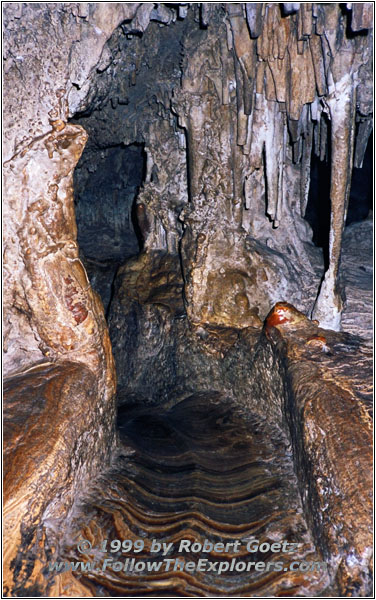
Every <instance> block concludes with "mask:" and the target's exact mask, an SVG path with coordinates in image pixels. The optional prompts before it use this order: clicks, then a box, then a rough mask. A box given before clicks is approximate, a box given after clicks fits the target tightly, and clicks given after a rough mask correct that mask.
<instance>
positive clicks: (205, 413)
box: [62, 392, 328, 597]
mask: <svg viewBox="0 0 376 600" xmlns="http://www.w3.org/2000/svg"><path fill="white" fill-rule="evenodd" d="M119 429H120V437H121V447H120V451H119V455H118V456H117V458H116V461H115V462H114V465H113V468H112V469H111V470H110V471H108V472H106V473H104V474H102V476H101V477H100V478H99V479H98V480H97V481H96V483H95V486H93V488H92V489H91V490H89V491H88V493H87V495H86V498H85V499H84V500H83V502H82V504H81V506H80V509H79V513H78V514H77V516H76V518H75V522H74V526H73V528H72V532H74V533H73V535H75V536H77V535H78V537H80V536H82V537H84V538H85V539H88V540H89V541H90V542H91V544H92V547H93V550H92V551H91V552H90V554H88V556H82V555H81V556H80V555H79V554H78V553H77V552H74V545H70V544H67V546H66V547H65V549H64V551H63V553H62V554H63V556H62V558H63V559H64V560H82V559H86V560H91V561H93V560H96V561H98V564H101V563H102V561H103V558H105V556H106V555H105V554H103V553H101V552H100V551H98V550H94V549H95V548H97V549H98V547H99V546H100V544H101V542H102V540H103V539H108V540H114V539H120V540H124V539H131V540H137V539H142V540H144V542H145V549H144V550H143V551H142V552H141V553H133V552H128V553H124V554H123V555H121V554H116V553H115V554H111V553H107V556H112V557H113V558H114V560H118V561H119V560H120V561H122V562H123V563H124V561H125V559H126V558H128V557H129V558H136V560H139V561H146V562H151V561H153V560H154V561H161V560H163V556H162V555H161V554H160V553H159V554H158V553H157V554H152V553H151V552H150V544H151V542H152V540H153V539H155V540H158V541H159V542H166V543H171V542H172V543H173V549H172V550H171V551H170V552H169V553H168V555H167V558H177V557H179V556H180V557H183V558H185V560H186V561H188V560H193V561H195V562H196V563H197V561H198V559H199V558H207V559H209V560H210V561H230V560H231V559H232V558H235V559H236V560H237V561H239V562H240V561H246V562H248V561H255V562H259V561H264V562H268V561H270V562H277V561H282V562H283V564H284V566H285V565H287V564H288V563H289V562H290V561H292V560H299V559H300V560H302V559H303V560H312V561H317V560H321V559H320V556H319V555H318V554H317V552H316V549H315V546H314V544H313V542H312V538H311V535H310V533H309V530H308V528H307V525H306V522H305V519H304V516H303V510H302V506H301V501H300V495H299V491H298V487H297V481H296V477H295V474H294V470H293V463H292V454H291V447H290V446H289V442H288V440H287V437H286V435H285V433H284V432H283V431H282V430H281V429H280V428H277V427H276V426H273V424H271V423H270V421H269V420H267V419H266V418H265V419H262V418H260V416H255V415H252V414H251V413H249V412H247V411H245V410H244V409H241V408H239V407H236V406H235V405H234V401H233V400H231V399H229V398H228V397H226V396H225V395H223V394H221V393H218V392H201V393H196V394H193V395H191V396H189V397H187V398H185V399H184V400H182V401H180V402H179V403H178V404H175V405H174V406H173V407H172V408H167V409H165V410H163V411H161V408H160V407H159V408H155V409H150V408H146V407H143V408H134V407H133V408H131V407H123V408H122V409H121V411H120V413H119ZM253 536H254V537H255V538H257V539H259V540H260V542H262V541H269V542H270V543H272V542H276V541H283V540H288V541H289V542H294V543H298V544H299V548H298V549H297V550H295V551H294V552H292V553H291V554H286V553H281V552H277V553H272V552H270V551H269V552H266V553H261V552H254V553H251V554H248V553H247V550H246V545H247V542H248V541H249V539H250V538H252V537H253ZM182 539H188V540H191V541H192V542H195V541H196V542H197V541H201V542H203V541H204V540H205V539H209V540H210V541H211V542H215V543H216V542H233V541H235V540H240V541H241V546H240V548H239V552H238V553H234V552H233V551H231V550H230V551H229V552H227V553H222V554H214V553H210V554H205V553H202V552H201V553H196V554H186V553H184V552H183V553H180V554H179V552H178V547H179V543H180V540H182ZM75 576H77V575H75ZM78 577H79V578H80V583H81V584H83V585H84V586H85V587H86V588H87V589H88V591H89V590H90V593H91V594H93V595H97V596H98V595H100V596H104V597H111V596H115V597H116V596H134V595H140V596H160V595H163V596H174V595H177V596H181V597H184V596H188V597H193V596H198V597H206V596H224V597H225V596H227V595H237V596H245V597H246V596H264V595H274V596H277V597H278V596H286V595H290V596H297V595H307V594H308V595H309V594H314V595H318V594H320V592H322V591H323V590H324V588H325V587H326V585H327V582H328V579H327V574H326V573H325V572H321V573H299V572H297V573H292V572H289V571H288V570H287V568H286V571H282V572H269V573H262V572H256V571H255V570H254V569H253V570H251V571H250V572H249V573H247V572H244V573H236V572H232V573H221V574H218V573H213V572H210V573H209V572H207V573H206V572H203V573H193V574H189V573H187V572H181V571H178V570H176V571H174V570H173V568H172V567H171V568H170V569H169V570H168V571H167V572H163V571H162V572H159V573H152V574H150V573H145V572H141V573H134V572H133V573H131V572H123V571H120V572H114V571H113V570H111V569H110V568H109V569H106V571H105V572H101V573H100V572H96V573H91V574H90V575H87V576H83V575H81V576H78Z"/></svg>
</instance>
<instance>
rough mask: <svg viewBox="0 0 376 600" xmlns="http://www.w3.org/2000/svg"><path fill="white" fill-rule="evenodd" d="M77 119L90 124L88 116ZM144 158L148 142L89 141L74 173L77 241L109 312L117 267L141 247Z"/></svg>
mask: <svg viewBox="0 0 376 600" xmlns="http://www.w3.org/2000/svg"><path fill="white" fill-rule="evenodd" d="M75 122H76V123H78V124H80V123H81V122H82V124H83V126H85V119H81V120H80V119H76V120H75ZM145 160H146V159H145V152H144V148H143V144H130V145H128V146H125V145H123V144H120V145H114V146H107V147H100V146H98V145H96V144H95V142H91V141H90V139H89V142H88V145H87V146H86V148H85V150H84V152H83V154H82V157H81V159H80V161H79V163H78V165H77V167H76V169H75V172H74V190H75V208H76V222H77V241H78V244H79V247H80V250H81V258H82V260H83V263H84V265H85V267H86V270H87V273H88V277H89V280H90V283H91V285H92V286H93V288H94V290H95V291H96V292H98V293H99V295H100V296H101V298H102V301H103V305H104V308H105V311H107V309H108V306H109V304H110V301H111V295H112V285H113V281H114V277H115V274H116V271H117V268H118V266H119V265H120V264H121V263H123V262H124V261H125V260H126V259H127V258H129V257H130V256H134V255H136V254H137V253H138V252H139V249H140V247H141V246H142V237H141V233H140V231H139V227H138V223H137V218H136V215H135V200H136V197H137V194H138V191H139V189H140V186H141V184H142V182H143V181H144V178H145V168H146V165H145Z"/></svg>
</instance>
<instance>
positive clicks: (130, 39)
mask: <svg viewBox="0 0 376 600" xmlns="http://www.w3.org/2000/svg"><path fill="white" fill-rule="evenodd" d="M372 18H373V14H372V5H371V4H370V3H353V4H352V5H351V6H350V5H349V4H347V5H342V4H336V3H330V4H329V3H327V4H324V3H316V4H311V3H305V4H303V3H302V4H287V3H285V4H283V6H281V5H279V4H277V3H269V4H266V3H255V4H240V3H239V4H228V5H226V4H219V3H210V4H209V3H208V4H206V3H202V4H198V3H196V4H194V3H192V4H191V5H188V4H185V3H184V4H180V5H178V6H175V5H174V6H171V7H170V6H169V5H168V4H154V3H151V4H150V3H111V4H110V3H49V4H42V3H41V4H39V3H5V4H4V30H5V32H4V55H5V62H4V84H5V88H6V94H5V95H4V142H5V144H4V159H5V164H4V184H5V185H4V251H5V253H4V274H5V280H4V283H5V286H4V293H5V297H4V308H5V312H4V324H5V338H4V341H5V354H4V358H5V369H6V374H7V375H8V376H11V378H12V377H15V379H13V383H14V385H15V386H17V385H18V379H17V378H18V377H19V376H21V377H23V375H26V374H30V377H31V383H30V385H31V387H32V388H33V386H34V387H35V383H34V376H36V377H37V378H38V373H39V371H38V369H39V368H41V369H47V370H48V369H49V368H52V369H54V367H55V365H56V364H57V366H58V369H57V375H56V377H57V379H56V380H55V379H54V382H53V383H51V386H52V387H48V389H47V390H46V397H47V398H48V399H49V400H50V401H51V394H52V397H53V398H54V399H55V401H56V402H60V406H61V407H62V410H61V413H59V415H60V416H59V419H61V421H60V427H57V430H56V440H55V441H56V445H55V446H54V447H53V448H52V447H51V450H48V451H47V450H46V453H45V454H44V455H43V460H42V466H41V469H40V470H39V471H38V473H37V474H35V473H33V472H32V473H31V478H30V479H28V477H29V475H30V473H29V474H28V473H25V481H28V482H30V486H28V489H29V491H25V486H23V487H22V488H19V490H18V491H17V489H15V490H14V495H13V496H10V497H9V503H8V506H7V508H6V513H5V516H6V518H7V527H8V529H7V531H8V536H9V539H12V546H11V548H10V550H9V552H8V554H7V557H6V558H7V568H9V567H10V565H13V566H12V568H10V572H11V573H10V574H9V581H10V580H12V578H13V579H14V578H15V579H16V578H17V576H18V573H19V571H20V570H22V568H24V569H26V570H25V571H24V572H25V573H26V575H25V580H27V577H28V570H27V569H29V566H27V564H26V563H27V562H28V561H29V562H28V564H29V563H30V564H31V562H30V561H31V556H33V560H34V562H35V557H36V556H37V553H38V551H39V550H38V547H39V546H38V545H40V540H41V537H40V536H41V535H42V534H41V532H40V531H39V530H38V535H37V533H36V523H37V522H40V520H41V519H42V517H43V515H44V516H45V517H46V518H47V517H48V516H49V515H52V518H53V519H54V518H55V519H59V518H60V519H64V518H65V516H66V515H67V514H68V513H69V508H70V506H71V503H72V501H73V498H74V496H75V494H77V493H79V489H78V488H79V485H82V482H84V481H88V480H89V479H90V478H91V477H93V476H94V475H95V474H96V473H98V471H99V470H100V469H101V468H103V466H104V465H106V463H108V461H109V459H110V455H111V450H112V448H113V447H114V444H115V443H116V435H115V430H114V421H115V403H114V393H115V385H116V381H115V380H116V376H115V368H114V362H113V357H112V348H111V344H110V341H109V335H108V330H107V325H106V321H105V317H104V310H103V305H102V302H101V300H100V299H99V296H98V295H97V294H96V293H95V291H93V289H92V287H91V286H90V284H89V281H88V278H87V274H86V271H85V268H84V266H83V261H84V262H85V257H84V256H83V255H82V254H80V248H79V244H78V243H77V227H76V215H75V209H74V189H73V187H74V186H75V189H76V200H77V197H78V196H77V194H78V195H79V193H80V185H81V183H82V184H84V179H85V178H86V181H87V179H88V178H89V174H90V169H91V165H89V168H88V169H87V172H86V173H85V174H84V178H83V179H81V180H78V181H76V183H74V179H73V173H74V171H75V169H76V166H77V163H78V161H79V160H80V157H81V155H82V153H83V151H84V147H85V145H86V144H87V136H88V134H89V136H90V144H91V146H90V147H88V148H89V150H90V152H91V153H92V155H94V154H95V153H97V152H99V153H101V152H102V153H103V154H104V156H105V157H106V156H109V155H111V151H110V149H111V148H114V147H115V146H119V147H121V148H122V147H124V146H128V147H129V146H131V145H134V144H136V145H137V144H138V145H139V147H142V148H143V152H144V153H145V172H144V174H143V177H144V179H143V184H142V186H141V189H140V190H139V193H138V196H137V199H136V203H135V205H134V211H135V216H136V219H137V223H138V227H139V233H140V236H141V238H142V239H141V243H142V246H143V253H142V255H141V256H140V257H139V258H138V259H135V260H134V261H133V262H128V263H127V265H126V266H125V267H124V268H122V269H121V270H120V272H119V278H118V280H117V282H116V286H115V291H116V294H115V296H114V300H113V306H112V307H110V308H111V310H110V313H109V325H110V328H111V331H115V330H116V329H117V330H119V331H120V332H121V334H120V335H119V336H118V338H117V340H118V344H116V343H115V344H114V354H115V358H116V359H117V360H118V362H119V364H121V362H123V361H124V360H127V359H128V358H129V357H132V361H133V362H132V361H131V362H130V363H129V366H128V370H126V371H125V372H124V373H120V374H119V379H120V392H121V393H124V397H128V398H129V397H130V396H131V394H132V393H134V394H135V395H136V394H137V393H138V390H139V388H140V387H142V386H144V387H145V386H146V384H147V383H148V385H149V386H150V390H149V389H146V387H145V393H146V392H147V393H149V391H150V394H151V395H150V397H151V399H152V402H155V403H156V402H157V401H160V399H161V398H162V399H168V398H169V394H170V392H171V389H169V388H168V385H167V384H166V382H167V383H168V381H170V383H169V385H170V387H171V386H172V383H173V385H174V391H176V390H177V391H178V392H179V391H180V390H181V391H182V393H183V391H184V392H185V391H186V389H187V388H186V386H187V380H191V381H195V380H196V381H197V380H200V381H202V382H204V378H205V376H207V374H208V372H210V373H211V374H212V375H213V381H214V382H215V385H216V386H217V385H218V386H220V385H221V384H222V381H223V379H224V377H225V376H226V377H227V376H228V373H229V372H232V373H233V376H234V377H235V379H236V380H238V379H239V380H242V381H243V384H244V388H242V387H241V386H240V392H239V393H240V396H241V399H242V401H244V404H245V405H247V401H248V398H247V395H248V394H250V389H251V388H252V385H254V386H255V388H254V390H253V391H254V395H255V396H257V395H260V389H257V378H258V377H253V375H254V374H256V375H257V376H258V375H259V374H260V378H261V377H262V371H261V370H260V371H257V369H256V368H254V367H252V361H250V363H248V362H246V363H243V364H242V363H241V360H240V359H241V357H243V356H244V348H242V343H241V340H240V341H239V340H238V338H237V335H238V334H237V333H236V334H235V338H234V339H232V337H231V334H229V335H230V339H228V338H227V337H226V336H227V335H228V334H225V335H224V338H223V334H222V333H221V332H220V328H223V327H232V328H235V330H244V332H245V333H244V335H245V336H247V330H248V328H251V329H252V328H255V330H256V331H257V332H258V333H259V332H260V330H261V327H262V321H263V320H264V319H265V317H266V315H267V314H268V312H269V310H270V308H271V307H272V305H273V304H275V303H276V302H278V301H281V300H282V301H283V300H289V301H290V302H292V303H293V304H294V305H295V306H296V307H297V308H299V309H300V310H302V311H303V312H304V313H305V314H306V315H309V316H311V314H313V315H314V316H315V317H316V318H317V319H318V321H319V322H320V325H322V326H326V327H328V328H331V329H339V328H340V315H341V310H342V299H341V292H340V289H339V286H338V269H339V264H340V254H341V240H342V232H343V226H344V222H345V220H346V212H347V202H348V194H349V184H350V178H351V170H352V165H353V164H355V166H360V165H361V164H362V160H363V155H364V152H365V149H366V145H367V140H368V137H369V134H370V131H371V113H372V85H371V83H372V79H371V77H372V52H371V51H372ZM312 151H313V152H315V154H317V155H318V156H319V157H320V158H324V157H325V156H327V155H330V160H331V190H330V194H331V222H330V234H329V267H328V270H327V272H326V273H325V277H324V281H323V283H322V285H321V288H320V280H321V278H322V277H323V275H324V265H323V260H322V257H321V253H320V252H319V251H318V250H317V249H316V248H315V246H314V244H313V243H312V231H311V229H310V227H309V225H308V223H307V221H305V219H304V216H305V212H306V204H307V199H308V191H309V177H310V175H309V173H310V162H311V152H312ZM328 153H329V154H328ZM83 160H85V158H84V159H83ZM103 160H105V158H104V159H103ZM90 162H91V159H89V163H90ZM85 168H86V167H85ZM85 168H84V169H83V170H82V171H84V170H85ZM118 168H119V169H122V166H121V164H120V165H118ZM77 173H78V171H77V170H76V175H77ZM81 175H82V173H81ZM101 185H102V184H101ZM82 189H84V187H83V188H82ZM86 189H87V188H86ZM83 193H85V192H83ZM130 194H133V192H131V193H130ZM82 206H83V205H81V207H82ZM127 207H128V208H127V211H128V217H129V208H130V204H128V205H127ZM89 212H90V209H89ZM93 212H94V214H95V218H97V216H98V213H97V209H95V210H94V211H93ZM77 216H78V218H80V219H82V218H83V219H84V220H85V218H86V216H85V211H83V216H82V214H81V215H80V209H78V210H77ZM105 216H106V219H107V217H109V214H108V213H107V212H106V215H105ZM109 221H110V219H109ZM128 224H129V219H128ZM128 231H129V232H130V233H131V234H132V235H133V233H132V232H131V229H129V230H128ZM129 241H130V240H128V241H127V243H128V242H129ZM132 244H134V245H132V246H131V245H130V246H129V247H128V248H127V252H128V250H129V253H130V252H131V251H132V252H133V249H134V250H135V251H137V247H136V244H135V239H134V237H133V242H132ZM82 246H84V244H82ZM102 258H103V257H102ZM117 258H118V257H117ZM117 258H116V259H117ZM85 265H86V267H87V271H89V270H90V266H89V265H88V263H85ZM97 275H98V274H97V272H96V275H95V273H94V274H93V277H95V276H97ZM153 277H154V280H153V281H151V282H150V279H153ZM130 283H131V284H132V285H129V284H130ZM319 290H320V291H319ZM317 295H318V297H317ZM183 300H184V301H183ZM124 305H125V308H124ZM144 305H146V306H144ZM161 306H162V308H161ZM120 311H123V312H122V316H120ZM132 320H133V322H135V323H136V325H135V326H134V329H133V330H132V326H131V324H132ZM139 323H143V324H144V326H145V327H144V330H142V329H141V330H139V329H138V327H139ZM192 326H193V330H194V331H195V333H196V334H197V336H198V339H199V340H200V343H201V344H202V347H203V348H204V349H205V351H207V352H208V353H209V354H210V353H211V355H212V356H214V357H215V360H214V362H213V361H212V360H209V359H208V361H207V362H205V361H202V355H201V354H200V351H197V356H194V350H195V348H196V346H197V338H192V340H191V342H190V343H188V338H187V335H188V332H191V331H192ZM161 331H162V332H163V334H165V333H166V332H167V333H168V332H170V333H171V336H170V338H169V339H170V341H171V343H170V341H169V340H168V338H166V337H165V336H163V339H162V337H161ZM137 336H139V337H138V339H139V342H138V346H139V345H140V344H144V348H145V347H146V349H147V352H149V359H148V360H149V362H147V361H146V362H144V363H143V365H142V367H141V368H139V367H140V364H141V363H140V362H139V363H138V361H137V354H135V355H133V354H132V350H133V349H134V348H133V347H132V344H133V343H134V340H135V339H136V337H137ZM208 338H209V341H207V340H208ZM166 339H167V341H166ZM213 339H214V342H213V341H212V340H213ZM161 348H162V350H163V352H164V358H165V363H166V366H167V365H168V366H169V368H170V369H173V368H174V367H173V365H179V364H182V363H183V362H184V361H185V358H184V356H181V358H180V359H179V360H180V363H179V361H176V360H175V359H174V356H176V355H179V353H180V354H181V355H184V353H185V355H186V357H187V361H186V362H189V361H188V358H189V360H191V365H192V369H191V371H189V372H187V370H183V371H181V372H179V371H177V372H171V373H170V372H169V371H168V370H167V371H166V370H165V371H161V370H160V371H159V375H160V378H159V379H158V378H156V379H155V380H153V386H151V385H150V382H148V370H149V366H150V368H151V370H152V371H153V373H154V374H155V373H157V372H158V365H159V361H160V355H159V351H160V349H161ZM189 353H191V356H189V357H188V354H189ZM192 353H193V358H192ZM265 353H266V354H265V356H264V355H263V356H264V358H263V359H262V360H264V362H265V363H266V364H267V369H264V370H265V371H266V375H265V379H266V381H267V382H269V383H268V385H269V387H270V390H268V391H269V392H270V398H271V400H270V403H269V404H267V405H265V406H264V405H263V404H260V405H259V406H258V409H259V411H260V414H267V412H268V410H269V412H270V415H271V418H273V419H274V418H276V419H278V418H279V415H280V407H279V404H278V402H279V400H278V398H274V395H273V394H274V393H275V394H277V396H279V392H280V389H279V387H280V386H281V381H280V378H279V377H277V379H278V383H277V384H275V385H274V383H273V381H272V380H271V379H270V378H269V379H268V372H269V371H273V372H274V370H275V368H274V367H275V365H274V364H273V358H272V356H271V355H270V351H269V350H265ZM171 357H173V360H172V359H171ZM141 359H142V360H144V359H145V351H143V352H142V356H140V361H141ZM223 359H224V362H223ZM226 361H227V362H226ZM72 363H74V367H72ZM238 363H239V364H238ZM77 364H78V367H77ZM234 365H235V366H236V368H233V366H234ZM35 366H36V367H35ZM80 367H81V369H82V372H81V371H80ZM35 368H36V369H37V370H36V371H34V369H35ZM253 368H254V369H255V370H253V371H252V369H253ZM276 368H279V366H278V367H276ZM87 369H88V370H87ZM210 369H211V371H210ZM68 376H69V377H68ZM235 379H234V381H231V379H229V380H228V381H227V382H226V385H228V391H230V390H231V387H232V385H233V384H234V385H235ZM251 380H252V381H253V383H252V381H251ZM61 381H68V383H69V382H72V383H71V385H72V387H71V389H72V390H76V389H77V385H79V384H80V383H81V384H82V385H81V388H80V394H77V402H78V404H79V406H78V407H77V410H76V411H73V413H72V411H70V410H69V401H68V399H67V398H68V397H69V394H70V392H69V389H70V388H69V385H70V383H69V385H68V384H67V385H68V388H65V391H62V388H61ZM132 381H133V382H134V389H133V390H132V386H131V383H132ZM255 382H256V383H255ZM166 385H167V388H166ZM203 385H204V384H203ZM292 385H293V384H292ZM296 385H297V386H298V383H297V384H296ZM179 386H180V387H179ZM153 387H154V389H152V388H153ZM266 387H267V388H268V386H266ZM67 389H68V391H67ZM252 389H253V388H252ZM265 389H266V388H265ZM51 390H52V392H51ZM54 390H56V391H54ZM276 390H277V391H276ZM72 393H73V392H72ZM153 394H154V396H153ZM17 397H18V396H17V395H16V398H17ZM16 404H17V403H16V402H15V405H16ZM45 406H46V410H47V409H48V410H49V411H50V412H51V411H52V410H53V408H51V406H53V403H52V404H48V403H46V404H45ZM90 406H92V407H93V411H92V417H93V418H91V419H89V420H88V421H87V422H86V421H85V420H84V418H83V414H84V409H87V408H88V407H90ZM64 407H66V408H67V410H65V409H64ZM46 415H47V413H46ZM46 415H45V416H46ZM94 416H95V418H94ZM48 418H49V415H47V421H41V423H45V422H48ZM75 419H77V421H75ZM78 423H79V424H80V427H77V424H78ZM67 430H69V431H70V433H71V434H72V436H71V437H69V436H68V437H69V440H68V441H69V443H67V444H66V445H65V443H64V439H65V437H66V431H67ZM41 439H42V438H41ZM67 439H68V438H67ZM83 439H84V440H86V449H85V451H83V449H82V448H83V447H82V444H81V445H80V443H77V440H81V441H82V440H83ZM41 443H42V442H41ZM48 448H50V446H48ZM61 448H63V450H62V451H61V452H60V449H61ZM88 449H92V450H93V451H94V450H95V456H96V457H97V458H96V459H91V458H92V455H91V454H90V452H88ZM37 450H38V449H37ZM72 453H73V454H74V456H73V459H72ZM313 454H314V452H313ZM38 456H39V454H38ZM90 457H91V458H90ZM38 460H39V458H38ZM312 461H313V462H314V457H313V458H312ZM324 467H325V463H324ZM324 467H323V468H324ZM58 469H60V470H59V472H60V473H61V474H62V475H61V477H62V480H61V486H60V487H59V486H57V487H56V486H55V485H54V482H51V480H50V479H48V477H47V475H46V474H49V473H50V472H57V470H58ZM72 473H73V474H75V475H73V476H72ZM38 478H39V479H38ZM43 482H46V487H45V488H44V487H43V485H44V483H43ZM36 485H37V486H38V489H40V494H41V496H43V497H44V498H47V502H45V503H44V504H43V506H38V507H37V509H36V510H35V512H32V513H30V514H32V518H30V519H29V521H27V520H25V514H26V513H27V512H28V510H29V509H30V507H31V506H32V502H33V489H34V487H35V486H36ZM349 496H350V492H349ZM51 499H52V500H51ZM59 502H60V508H59ZM49 503H50V505H49ZM52 505H53V506H52ZM52 508H53V510H52ZM55 525H56V524H55ZM21 532H22V535H23V536H24V537H23V538H22V536H21ZM38 536H39V537H38ZM25 540H27V542H25ZM30 540H31V541H30ZM24 543H26V544H27V547H26V546H25V545H22V544H24ZM26 550H27V552H26ZM28 553H29V554H28ZM30 553H31V554H30ZM15 557H17V560H16V561H14V559H15ZM22 557H23V558H22ZM368 558H369V557H368V546H367V549H366V551H365V554H364V557H362V558H361V560H364V562H366V561H368ZM15 564H16V565H17V569H18V572H17V573H15V571H14V565H15ZM25 565H26V566H25ZM21 567H22V568H21ZM348 572H349V571H348V570H346V569H345V571H344V573H345V574H344V578H346V577H348ZM7 577H8V575H7ZM22 591H24V590H22ZM29 591H30V590H29Z"/></svg>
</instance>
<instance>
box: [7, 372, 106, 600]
mask: <svg viewBox="0 0 376 600" xmlns="http://www.w3.org/2000/svg"><path fill="white" fill-rule="evenodd" d="M103 405H104V399H103V397H102V396H101V393H100V389H98V382H97V379H96V377H95V375H94V374H93V373H92V372H91V371H90V369H88V367H86V366H84V365H82V364H78V363H70V362H63V363H61V364H53V363H41V364H39V365H36V366H34V367H33V368H31V369H29V370H27V371H26V372H25V373H20V374H18V375H15V376H13V377H10V378H8V379H6V380H5V382H4V513H3V515H4V521H3V527H4V535H5V538H6V541H7V543H6V548H5V552H4V577H5V579H4V582H5V583H4V585H5V588H4V593H5V594H6V596H10V597H14V596H25V595H26V596H30V595H35V596H37V597H39V596H43V595H44V594H45V592H46V589H47V582H48V573H47V574H46V573H44V567H45V566H46V564H47V561H48V560H49V559H50V558H51V557H53V555H54V548H55V549H56V542H57V539H58V538H59V535H60V533H61V530H62V529H64V528H65V526H66V519H67V515H68V514H69V511H70V509H71V507H72V505H73V502H74V499H75V498H76V497H77V496H79V495H80V494H81V493H82V491H83V490H84V489H85V488H86V486H87V485H88V484H89V482H90V480H91V479H92V477H93V476H94V475H95V474H96V473H97V472H98V470H99V469H102V468H103V465H104V464H106V462H108V453H109V452H110V451H111V448H113V447H114V441H115V436H116V434H115V427H114V416H115V402H114V398H112V401H111V402H109V401H107V402H106V403H105V406H106V412H105V414H103ZM98 423H100V424H101V425H100V427H98ZM46 529H48V530H49V535H48V540H47V539H46ZM42 567H43V568H42ZM45 575H46V577H45Z"/></svg>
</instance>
